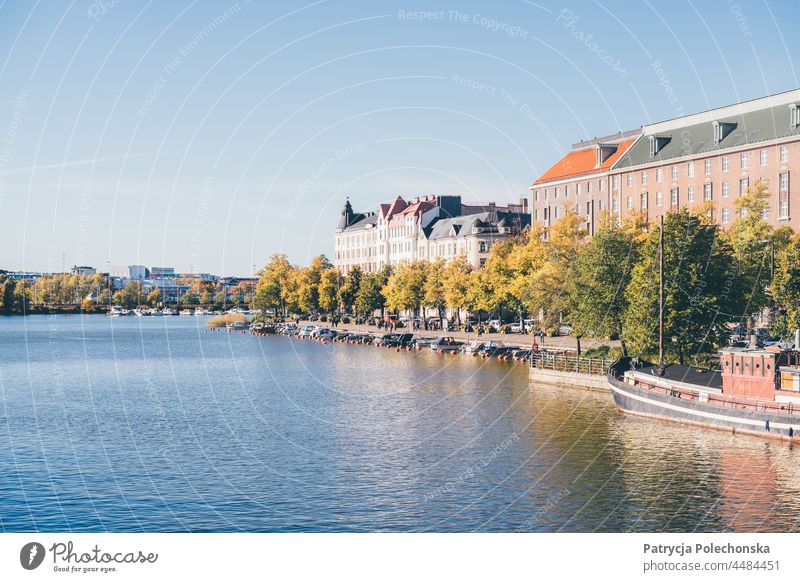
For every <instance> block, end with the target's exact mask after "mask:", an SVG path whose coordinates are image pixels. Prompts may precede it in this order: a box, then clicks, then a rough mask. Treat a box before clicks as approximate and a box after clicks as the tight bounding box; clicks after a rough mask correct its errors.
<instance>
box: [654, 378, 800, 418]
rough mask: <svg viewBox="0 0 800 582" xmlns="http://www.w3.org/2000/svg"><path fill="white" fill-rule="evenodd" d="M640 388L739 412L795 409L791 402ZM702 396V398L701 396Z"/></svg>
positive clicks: (655, 386)
mask: <svg viewBox="0 0 800 582" xmlns="http://www.w3.org/2000/svg"><path fill="white" fill-rule="evenodd" d="M639 387H640V388H647V389H648V390H650V391H652V392H654V393H656V394H664V395H665V396H672V397H673V398H680V399H682V400H687V401H690V402H707V403H708V404H712V405H714V406H720V407H722V408H735V409H739V410H751V411H753V412H765V413H769V414H793V412H794V407H793V406H792V403H791V402H755V401H752V400H743V399H741V398H733V397H730V396H725V395H724V394H713V393H708V392H703V393H700V392H696V391H693V390H687V389H684V388H677V387H665V386H658V385H656V384H647V383H639ZM701 394H702V396H701Z"/></svg>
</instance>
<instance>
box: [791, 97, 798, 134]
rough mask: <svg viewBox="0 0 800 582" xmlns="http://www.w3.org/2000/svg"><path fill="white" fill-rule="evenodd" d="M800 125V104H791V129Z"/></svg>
mask: <svg viewBox="0 0 800 582" xmlns="http://www.w3.org/2000/svg"><path fill="white" fill-rule="evenodd" d="M798 127H800V106H798V105H797V103H792V104H791V105H789V129H797V128H798Z"/></svg>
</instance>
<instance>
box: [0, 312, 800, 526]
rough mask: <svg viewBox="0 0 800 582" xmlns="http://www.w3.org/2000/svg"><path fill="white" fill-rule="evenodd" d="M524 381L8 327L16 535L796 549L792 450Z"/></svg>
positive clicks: (30, 322)
mask: <svg viewBox="0 0 800 582" xmlns="http://www.w3.org/2000/svg"><path fill="white" fill-rule="evenodd" d="M526 372H527V370H526V369H525V367H524V366H511V365H509V364H500V363H497V362H484V361H481V360H476V359H473V358H469V357H453V356H440V355H437V354H433V353H430V352H428V351H425V352H419V353H406V352H401V353H397V352H395V351H392V350H383V349H378V348H372V347H364V346H350V345H341V344H335V345H327V346H323V345H320V344H318V343H312V342H307V341H293V340H289V339H287V338H282V337H266V338H256V337H252V336H248V335H242V334H238V333H237V334H227V333H224V332H206V330H205V328H204V319H203V318H194V317H189V318H186V317H184V318H178V317H175V318H119V319H112V318H105V317H102V316H90V317H82V318H81V317H76V316H69V317H64V316H59V317H44V316H34V317H28V318H19V317H9V318H3V319H0V389H2V394H0V396H1V397H2V405H3V406H2V408H1V409H0V527H2V529H3V530H4V531H20V530H42V531H63V530H73V531H101V530H110V531H720V530H736V531H796V530H800V527H798V516H800V503H799V502H798V493H799V492H800V491H798V489H800V475H799V474H798V471H799V470H800V469H799V468H798V467H800V464H798V451H797V449H796V447H795V448H793V447H792V446H790V445H788V444H786V443H783V442H777V441H775V442H773V441H762V440H760V439H756V438H752V437H746V436H736V437H734V436H733V435H731V434H729V433H726V432H718V431H712V430H701V429H697V428H693V427H686V426H682V425H677V424H670V423H665V422H660V421H653V420H649V419H643V418H637V417H634V416H629V415H623V414H621V413H619V412H618V411H616V409H615V408H614V406H613V403H612V401H611V398H610V396H609V395H607V394H603V393H596V392H588V391H583V390H576V389H564V388H555V387H548V386H531V385H529V383H528V380H527V374H526Z"/></svg>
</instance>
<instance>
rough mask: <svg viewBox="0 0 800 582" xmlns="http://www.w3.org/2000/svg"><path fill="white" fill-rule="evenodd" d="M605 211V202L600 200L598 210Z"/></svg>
mask: <svg viewBox="0 0 800 582" xmlns="http://www.w3.org/2000/svg"><path fill="white" fill-rule="evenodd" d="M605 209H606V201H605V200H601V201H600V210H605Z"/></svg>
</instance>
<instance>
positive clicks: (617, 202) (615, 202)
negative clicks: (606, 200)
mask: <svg viewBox="0 0 800 582" xmlns="http://www.w3.org/2000/svg"><path fill="white" fill-rule="evenodd" d="M611 203H612V204H613V205H614V206H613V207H612V210H613V211H614V212H619V198H618V197H617V196H614V199H613V200H612V202H611Z"/></svg>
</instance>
